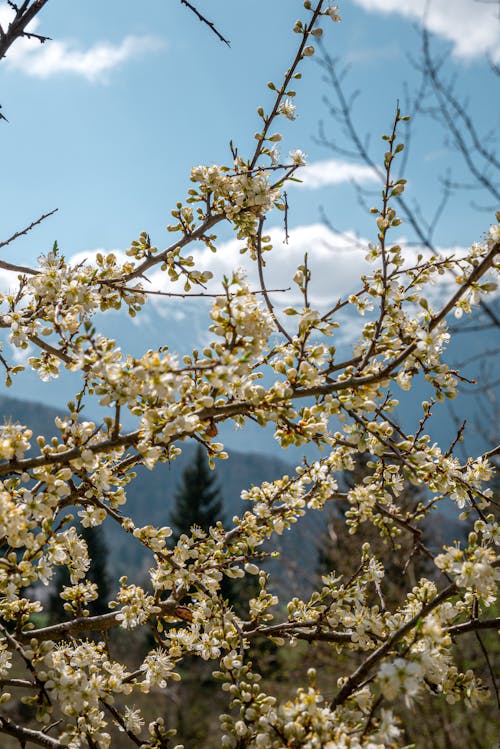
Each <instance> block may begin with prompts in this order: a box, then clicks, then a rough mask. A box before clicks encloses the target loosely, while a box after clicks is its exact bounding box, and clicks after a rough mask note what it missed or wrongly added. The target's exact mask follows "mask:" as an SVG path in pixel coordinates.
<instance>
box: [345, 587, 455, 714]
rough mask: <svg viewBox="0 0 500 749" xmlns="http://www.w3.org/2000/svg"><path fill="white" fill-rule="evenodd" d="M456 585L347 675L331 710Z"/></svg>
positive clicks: (427, 605)
mask: <svg viewBox="0 0 500 749" xmlns="http://www.w3.org/2000/svg"><path fill="white" fill-rule="evenodd" d="M456 590H457V586H456V585H455V583H451V584H450V585H448V586H447V587H446V588H444V590H442V591H441V593H439V594H438V595H437V596H436V597H435V598H433V600H432V601H430V602H429V603H427V604H425V605H424V606H422V608H421V609H420V611H419V612H418V614H415V616H413V617H412V618H411V619H410V620H409V621H408V622H406V624H404V625H403V626H402V627H400V628H399V629H398V630H396V632H394V633H393V634H392V635H391V636H390V637H389V638H388V639H387V640H386V641H385V642H384V644H383V645H381V646H380V647H379V648H377V650H375V651H374V652H373V653H372V654H371V655H370V656H369V657H368V658H367V659H366V660H365V661H363V663H362V664H361V665H360V666H359V667H358V668H357V669H356V671H354V673H352V674H351V676H349V677H348V679H347V680H346V681H345V683H344V685H343V686H342V687H341V689H340V690H339V692H338V693H337V695H336V697H334V699H333V700H332V702H331V708H332V710H333V709H334V708H336V707H338V705H341V704H343V703H344V702H345V701H346V700H347V699H348V697H350V696H351V694H352V693H353V692H355V691H356V689H357V688H358V687H359V686H360V684H361V683H362V682H363V681H364V679H365V677H366V676H368V674H369V672H370V671H371V669H372V667H373V666H374V665H375V664H377V663H378V662H379V661H380V660H382V658H384V657H385V656H386V655H387V654H388V653H389V651H390V650H391V648H392V647H393V646H394V645H396V644H397V643H398V642H399V641H400V640H401V639H402V638H403V637H404V636H405V635H406V634H408V632H411V630H412V629H413V628H414V627H415V626H416V625H417V624H418V622H419V621H420V619H422V617H424V616H427V614H429V613H430V612H431V611H433V610H434V609H435V608H437V607H438V606H439V605H440V604H441V603H443V602H444V601H446V599H447V598H450V596H452V595H454V593H456Z"/></svg>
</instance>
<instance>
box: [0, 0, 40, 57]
mask: <svg viewBox="0 0 500 749" xmlns="http://www.w3.org/2000/svg"><path fill="white" fill-rule="evenodd" d="M47 2H48V0H34V2H33V3H32V4H31V5H29V2H28V1H27V0H26V1H25V2H23V4H22V5H21V6H19V7H18V8H17V9H16V15H15V16H14V18H13V20H12V21H11V22H10V24H9V26H8V28H7V30H6V31H3V29H2V30H1V32H0V60H1V59H2V58H3V57H5V55H6V53H7V51H8V49H9V47H11V45H12V44H14V42H15V41H16V39H19V38H20V37H23V36H33V34H29V33H26V31H25V28H26V26H27V25H28V24H29V22H30V21H32V20H33V19H34V17H35V16H36V15H37V14H38V13H39V12H40V11H41V10H42V8H43V6H44V5H46V4H47ZM48 38H49V37H48V36H37V39H39V41H40V42H41V43H42V44H43V43H44V42H45V41H46V40H47V39H48Z"/></svg>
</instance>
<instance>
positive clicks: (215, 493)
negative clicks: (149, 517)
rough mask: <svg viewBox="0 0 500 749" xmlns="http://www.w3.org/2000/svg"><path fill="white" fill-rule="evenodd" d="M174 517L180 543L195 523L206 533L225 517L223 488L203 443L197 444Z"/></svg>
mask: <svg viewBox="0 0 500 749" xmlns="http://www.w3.org/2000/svg"><path fill="white" fill-rule="evenodd" d="M170 520H171V523H172V525H173V526H174V533H173V539H174V541H176V542H177V541H178V540H179V538H180V536H181V535H182V534H183V533H187V534H189V532H190V528H191V527H192V526H193V525H197V526H199V527H200V528H201V529H202V530H203V531H205V532H206V531H208V529H209V528H210V526H212V525H215V524H216V523H217V521H218V520H222V499H221V496H220V490H219V488H218V486H217V482H216V479H215V476H214V475H213V473H211V471H210V469H209V467H208V462H207V457H206V454H205V451H204V450H203V448H202V447H201V445H198V446H197V449H196V453H195V456H194V460H193V462H192V464H191V465H189V466H188V467H187V468H186V469H185V471H184V473H183V474H182V484H181V486H180V488H179V490H178V491H177V493H176V495H175V507H174V510H173V511H172V513H171V515H170Z"/></svg>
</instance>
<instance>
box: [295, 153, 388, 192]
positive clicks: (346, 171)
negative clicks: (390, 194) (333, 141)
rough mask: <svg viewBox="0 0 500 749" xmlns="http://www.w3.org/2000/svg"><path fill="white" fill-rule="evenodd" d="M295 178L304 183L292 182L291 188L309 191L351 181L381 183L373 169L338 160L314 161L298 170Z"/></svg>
mask: <svg viewBox="0 0 500 749" xmlns="http://www.w3.org/2000/svg"><path fill="white" fill-rule="evenodd" d="M295 176H296V177H297V178H298V179H300V180H302V182H291V183H290V186H291V185H295V186H296V187H302V188H307V189H309V190H316V189H318V188H320V187H327V186H328V185H340V184H342V183H344V182H350V181H351V180H356V182H378V181H379V177H378V175H377V173H376V171H375V170H374V169H372V168H371V167H369V166H364V165H362V164H354V163H353V162H349V161H340V160H338V159H327V160H325V161H313V162H312V163H311V164H308V165H307V166H305V167H302V168H301V169H297V171H296V172H295Z"/></svg>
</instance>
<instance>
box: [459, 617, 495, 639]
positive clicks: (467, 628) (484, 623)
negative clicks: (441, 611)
mask: <svg viewBox="0 0 500 749" xmlns="http://www.w3.org/2000/svg"><path fill="white" fill-rule="evenodd" d="M480 629H500V616H497V617H496V618H495V619H471V620H470V621H468V622H464V623H463V624H455V625H454V626H453V627H448V629H447V632H448V634H450V635H451V636H452V637H457V636H458V635H464V634H466V633H467V632H477V631H478V630H480Z"/></svg>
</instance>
